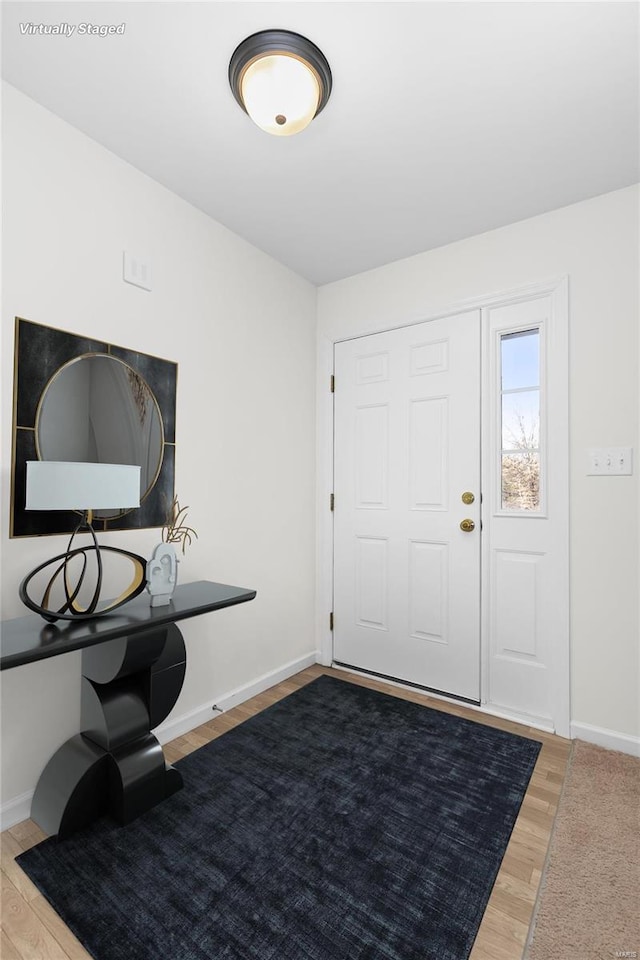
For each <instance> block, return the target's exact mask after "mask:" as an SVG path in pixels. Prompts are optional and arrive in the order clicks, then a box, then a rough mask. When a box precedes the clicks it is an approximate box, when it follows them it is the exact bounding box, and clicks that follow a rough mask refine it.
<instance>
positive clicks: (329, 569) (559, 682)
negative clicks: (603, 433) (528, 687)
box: [316, 275, 570, 737]
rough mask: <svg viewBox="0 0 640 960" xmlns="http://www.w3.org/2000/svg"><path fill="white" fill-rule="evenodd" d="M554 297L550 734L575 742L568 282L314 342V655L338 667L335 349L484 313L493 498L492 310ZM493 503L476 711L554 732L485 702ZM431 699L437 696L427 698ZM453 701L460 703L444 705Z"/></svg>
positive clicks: (487, 455) (486, 538) (487, 475)
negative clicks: (556, 541) (555, 606)
mask: <svg viewBox="0 0 640 960" xmlns="http://www.w3.org/2000/svg"><path fill="white" fill-rule="evenodd" d="M544 296H549V297H550V298H551V302H552V322H551V324H550V330H549V332H548V336H549V338H550V347H551V349H552V350H553V356H554V363H555V365H556V370H557V371H561V373H562V375H563V377H564V384H561V385H560V387H561V388H560V389H559V390H557V389H556V391H555V394H556V400H555V404H554V410H553V417H554V424H555V425H556V429H557V430H558V431H560V432H561V434H562V435H563V436H564V437H565V438H566V443H564V444H562V450H561V451H559V450H556V456H555V461H554V477H555V478H556V482H557V484H558V486H559V489H560V490H561V491H562V496H561V498H560V499H561V503H560V508H561V518H560V521H559V522H560V524H561V527H562V529H563V531H564V533H565V534H566V535H565V536H564V544H565V547H564V548H559V549H558V550H556V554H555V561H554V562H555V563H556V564H557V566H558V575H559V577H560V581H561V583H562V586H563V592H562V596H563V603H562V609H559V610H558V611H557V615H558V618H559V624H560V626H559V634H558V637H559V640H558V642H556V644H555V646H554V650H553V664H552V670H553V673H552V680H551V683H550V697H551V712H552V716H553V729H554V730H555V732H556V733H558V734H559V735H561V736H564V737H569V736H570V622H569V606H570V595H569V533H570V529H569V522H570V518H569V402H568V393H569V281H568V277H567V276H566V275H565V276H561V277H554V278H551V279H549V280H544V281H537V282H532V283H528V284H525V285H522V286H519V287H515V288H509V289H506V290H501V291H498V292H494V293H491V294H487V295H486V296H478V297H473V298H469V299H466V300H462V301H458V302H456V303H455V304H452V305H450V306H449V307H447V308H446V309H445V310H438V311H437V312H436V313H429V312H426V313H425V314H424V315H423V316H420V317H415V316H414V317H406V316H405V317H403V316H398V317H396V318H389V322H388V323H387V324H385V325H384V326H380V327H378V328H376V329H370V328H367V329H362V330H359V331H358V332H357V333H353V334H351V335H350V336H349V337H335V339H332V338H329V337H327V336H325V335H323V334H321V333H318V341H317V355H318V363H317V382H316V391H317V402H316V436H317V476H316V486H317V494H318V495H317V503H316V650H317V657H318V661H319V662H320V663H322V664H324V665H325V666H329V665H330V664H331V663H332V661H333V632H332V630H331V625H330V614H331V612H332V610H333V514H332V512H331V507H330V502H331V495H332V493H333V487H334V471H333V467H334V464H333V456H334V452H333V418H334V404H333V397H334V395H333V393H332V392H331V382H332V376H333V363H334V360H333V357H334V344H335V343H338V342H341V341H342V340H346V339H350V340H351V339H355V338H360V337H366V336H369V335H371V334H375V333H382V332H386V331H389V330H395V329H397V328H399V327H409V326H414V325H416V324H418V323H424V322H425V321H429V320H437V319H441V318H445V317H449V316H455V315H456V314H459V313H463V312H465V311H467V310H480V313H481V349H480V354H481V377H480V382H481V407H482V415H481V427H480V430H481V483H482V489H483V490H484V491H488V490H489V489H490V488H491V487H490V485H491V484H492V483H494V482H495V463H494V459H493V457H492V449H491V448H490V445H489V444H488V443H487V438H490V437H491V432H492V422H491V410H492V407H493V404H492V402H491V399H492V396H493V394H492V391H494V390H495V385H494V384H493V383H492V377H491V370H490V367H491V364H490V351H491V332H490V328H489V320H490V311H491V309H492V308H495V307H500V306H507V305H509V304H514V303H518V302H522V301H526V300H531V299H533V298H536V297H544ZM488 501H489V498H488V497H486V496H485V497H484V500H483V504H482V508H481V519H482V545H481V560H480V568H481V569H480V577H481V598H480V697H481V705H480V707H478V708H476V709H478V710H479V711H481V712H485V713H491V714H494V715H499V716H503V717H507V718H508V719H512V720H516V721H520V722H524V723H526V724H527V725H529V726H539V727H541V728H542V729H550V727H549V725H548V724H547V723H544V722H542V721H540V722H539V723H536V721H535V719H532V718H531V717H530V716H526V715H524V714H518V713H517V711H510V710H502V709H500V710H499V711H497V710H496V708H495V707H493V706H492V705H491V704H489V703H488V697H489V658H490V644H489V616H490V601H491V596H490V584H489V581H488V576H487V571H488V569H489V558H490V551H491V543H492V516H491V511H490V510H489V509H488ZM430 696H436V695H435V694H430ZM443 699H455V698H446V697H445V698H443Z"/></svg>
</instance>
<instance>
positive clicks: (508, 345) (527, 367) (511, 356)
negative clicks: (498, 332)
mask: <svg viewBox="0 0 640 960" xmlns="http://www.w3.org/2000/svg"><path fill="white" fill-rule="evenodd" d="M501 352H502V389H503V390H513V389H517V388H518V387H537V386H539V385H540V331H539V330H525V331H524V332H523V333H507V334H505V336H503V337H501Z"/></svg>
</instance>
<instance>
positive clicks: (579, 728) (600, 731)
mask: <svg viewBox="0 0 640 960" xmlns="http://www.w3.org/2000/svg"><path fill="white" fill-rule="evenodd" d="M571 739H572V740H586V741H587V743H595V745H596V746H597V747H605V749H607V750H618V751H619V752H620V753H628V754H630V755H631V756H632V757H640V737H633V736H631V735H630V734H628V733H618V731H617V730H605V729H604V727H593V726H592V725H591V724H590V723H575V722H574V723H572V724H571Z"/></svg>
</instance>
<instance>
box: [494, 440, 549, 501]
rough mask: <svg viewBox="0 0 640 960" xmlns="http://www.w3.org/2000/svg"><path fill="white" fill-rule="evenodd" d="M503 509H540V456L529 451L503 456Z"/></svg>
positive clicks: (504, 454)
mask: <svg viewBox="0 0 640 960" xmlns="http://www.w3.org/2000/svg"><path fill="white" fill-rule="evenodd" d="M502 509H503V510H531V511H533V510H539V509H540V455H539V454H538V453H531V452H528V451H522V452H521V451H518V452H516V451H514V452H512V453H503V454H502Z"/></svg>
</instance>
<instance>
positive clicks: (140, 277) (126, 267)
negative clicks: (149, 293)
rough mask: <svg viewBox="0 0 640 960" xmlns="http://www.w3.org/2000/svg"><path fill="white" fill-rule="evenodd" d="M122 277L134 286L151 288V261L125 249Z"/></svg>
mask: <svg viewBox="0 0 640 960" xmlns="http://www.w3.org/2000/svg"><path fill="white" fill-rule="evenodd" d="M122 279H123V280H124V281H125V282H126V283H132V284H133V285H134V287H141V288H142V289H143V290H151V263H150V262H149V261H148V260H143V259H142V257H134V256H133V255H132V254H131V253H127V251H126V250H125V251H124V253H123V258H122Z"/></svg>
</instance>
